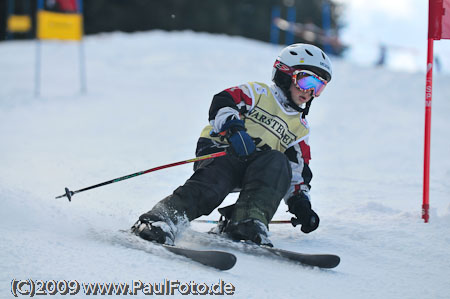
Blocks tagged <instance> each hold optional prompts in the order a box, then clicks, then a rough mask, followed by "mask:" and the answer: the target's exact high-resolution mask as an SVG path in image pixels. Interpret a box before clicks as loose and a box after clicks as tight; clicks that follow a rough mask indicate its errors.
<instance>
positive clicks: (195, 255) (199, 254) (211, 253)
mask: <svg viewBox="0 0 450 299" xmlns="http://www.w3.org/2000/svg"><path fill="white" fill-rule="evenodd" d="M155 244H158V243H155ZM158 245H161V246H163V247H164V248H165V249H167V250H168V251H170V252H172V253H174V254H177V255H182V256H184V257H187V258H189V259H191V260H193V261H196V262H198V263H200V264H203V265H205V266H208V267H213V268H216V269H219V270H229V269H231V268H233V266H234V265H235V264H236V256H235V255H234V254H232V253H228V252H225V251H218V250H197V249H190V248H185V247H179V246H176V245H165V244H158Z"/></svg>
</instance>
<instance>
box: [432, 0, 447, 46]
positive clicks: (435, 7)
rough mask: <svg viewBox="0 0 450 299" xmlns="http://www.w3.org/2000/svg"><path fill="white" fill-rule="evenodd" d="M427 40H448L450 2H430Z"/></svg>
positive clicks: (438, 0)
mask: <svg viewBox="0 0 450 299" xmlns="http://www.w3.org/2000/svg"><path fill="white" fill-rule="evenodd" d="M428 38H431V39H434V40H439V39H450V0H430V2H429V11H428Z"/></svg>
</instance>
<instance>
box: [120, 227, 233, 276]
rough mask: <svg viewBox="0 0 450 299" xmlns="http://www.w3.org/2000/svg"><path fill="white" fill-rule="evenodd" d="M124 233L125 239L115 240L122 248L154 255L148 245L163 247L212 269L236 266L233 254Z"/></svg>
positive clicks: (125, 231)
mask: <svg viewBox="0 0 450 299" xmlns="http://www.w3.org/2000/svg"><path fill="white" fill-rule="evenodd" d="M120 232H121V233H124V234H125V235H124V236H125V239H122V238H120V239H117V240H115V241H116V242H118V243H119V244H120V245H122V246H126V247H131V248H133V249H138V250H143V251H145V252H149V253H152V252H153V253H154V250H152V249H151V248H149V247H148V245H154V246H157V247H162V248H164V249H166V250H167V251H170V252H171V253H173V254H176V255H180V256H184V257H186V258H188V259H190V260H193V261H195V262H197V263H200V264H202V265H205V266H208V267H212V268H215V269H219V270H229V269H231V268H233V267H234V265H235V264H236V260H237V259H236V256H235V255H234V254H232V253H228V252H225V251H219V250H198V249H191V248H186V247H181V246H177V245H166V244H159V243H156V242H150V241H147V240H144V239H141V238H139V237H138V236H136V235H135V234H133V233H132V232H130V231H129V230H120Z"/></svg>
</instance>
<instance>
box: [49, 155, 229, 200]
mask: <svg viewBox="0 0 450 299" xmlns="http://www.w3.org/2000/svg"><path fill="white" fill-rule="evenodd" d="M226 154H227V153H226V152H218V153H213V154H209V155H204V156H200V157H196V158H193V159H188V160H184V161H180V162H175V163H170V164H166V165H162V166H158V167H155V168H151V169H148V170H144V171H139V172H136V173H133V174H129V175H125V176H122V177H120V178H117V179H113V180H110V181H107V182H103V183H100V184H97V185H93V186H90V187H86V188H83V189H80V190H77V191H70V190H69V188H67V187H66V188H65V189H64V190H65V193H64V194H63V195H60V196H57V197H56V198H62V197H67V198H68V199H69V201H71V200H72V196H74V195H75V194H77V193H80V192H83V191H87V190H90V189H94V188H98V187H102V186H105V185H109V184H112V183H117V182H120V181H124V180H127V179H131V178H134V177H137V176H140V175H143V174H146V173H149V172H153V171H157V170H161V169H164V168H169V167H173V166H178V165H183V164H187V163H192V162H197V161H202V160H208V159H212V158H216V157H220V156H225V155H226Z"/></svg>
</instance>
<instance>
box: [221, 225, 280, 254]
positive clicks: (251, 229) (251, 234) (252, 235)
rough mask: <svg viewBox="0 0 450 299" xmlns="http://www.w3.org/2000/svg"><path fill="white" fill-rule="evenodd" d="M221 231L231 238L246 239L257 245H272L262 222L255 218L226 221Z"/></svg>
mask: <svg viewBox="0 0 450 299" xmlns="http://www.w3.org/2000/svg"><path fill="white" fill-rule="evenodd" d="M223 232H224V233H225V234H226V235H228V236H229V237H230V238H231V239H233V240H244V241H246V240H248V241H252V242H253V243H256V244H258V245H264V246H269V247H273V244H272V242H271V241H270V239H269V237H268V234H269V232H268V230H267V228H266V226H265V225H264V223H262V222H261V221H260V220H257V219H246V220H242V221H239V222H237V223H228V224H227V226H226V227H225V228H224V229H223Z"/></svg>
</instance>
